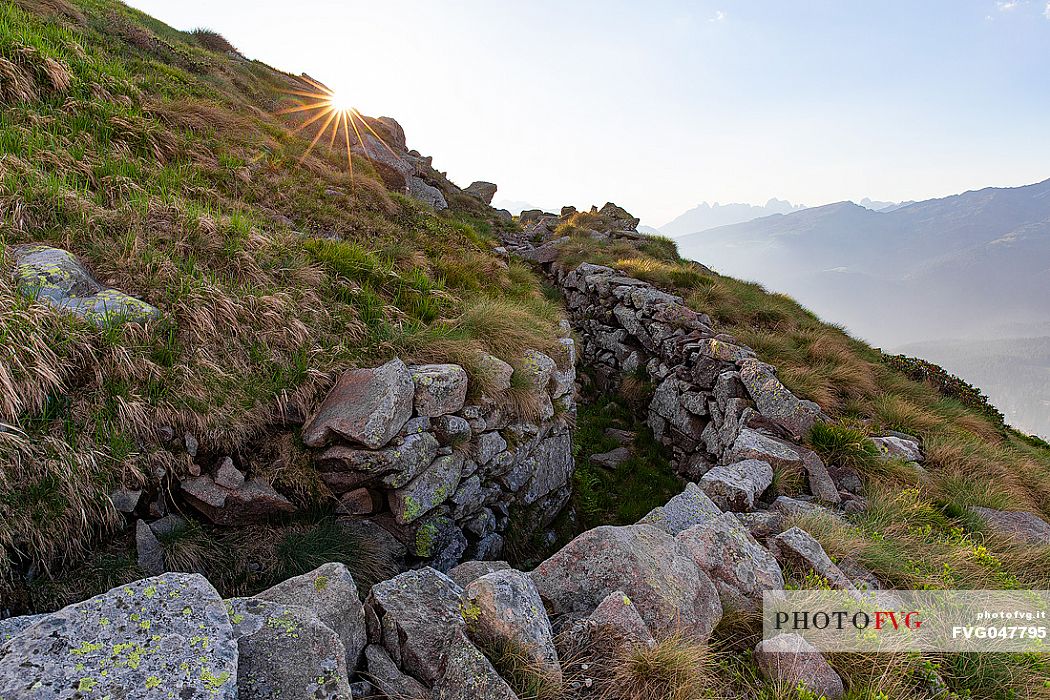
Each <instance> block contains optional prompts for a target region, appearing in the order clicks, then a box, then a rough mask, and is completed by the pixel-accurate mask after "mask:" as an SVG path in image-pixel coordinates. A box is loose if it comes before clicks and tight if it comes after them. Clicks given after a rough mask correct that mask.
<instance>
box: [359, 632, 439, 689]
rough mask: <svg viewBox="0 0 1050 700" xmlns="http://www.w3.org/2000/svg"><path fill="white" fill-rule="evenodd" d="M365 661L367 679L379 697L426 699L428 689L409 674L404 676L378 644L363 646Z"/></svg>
mask: <svg viewBox="0 0 1050 700" xmlns="http://www.w3.org/2000/svg"><path fill="white" fill-rule="evenodd" d="M365 662H366V663H367V667H368V672H367V674H366V675H367V676H368V680H369V681H370V682H371V683H372V685H373V686H375V688H376V689H377V690H378V691H379V694H380V696H381V697H387V698H396V699H397V700H428V699H429V698H430V691H428V690H427V689H426V687H425V686H424V685H423V684H422V683H420V682H419V681H417V680H416V679H415V678H412V677H411V676H406V675H405V674H404V673H402V672H401V669H399V668H398V667H397V664H395V663H394V660H393V659H391V658H390V654H388V653H387V652H386V649H384V648H383V647H381V646H379V645H378V644H369V645H368V646H367V647H365Z"/></svg>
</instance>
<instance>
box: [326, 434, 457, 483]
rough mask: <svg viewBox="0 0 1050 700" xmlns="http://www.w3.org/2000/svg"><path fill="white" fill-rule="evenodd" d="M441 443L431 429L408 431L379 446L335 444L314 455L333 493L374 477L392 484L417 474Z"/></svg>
mask: <svg viewBox="0 0 1050 700" xmlns="http://www.w3.org/2000/svg"><path fill="white" fill-rule="evenodd" d="M439 448H440V445H439V444H438V440H437V438H436V437H434V435H433V434H432V433H415V434H412V435H408V436H406V437H405V438H403V439H402V440H401V441H400V444H395V445H391V446H389V447H387V448H385V449H382V450H366V449H358V448H356V447H348V446H346V445H335V446H332V447H329V448H328V449H326V450H325V451H324V452H322V453H321V454H320V455H319V456H318V458H317V467H318V469H319V470H320V471H321V478H322V479H324V482H325V483H326V484H328V487H329V488H331V489H332V490H333V491H335V492H336V493H342V492H344V491H349V490H351V489H352V488H354V487H355V486H357V485H359V484H362V483H364V482H366V481H368V480H370V479H372V478H374V477H381V478H382V480H383V483H384V484H386V485H387V486H389V487H391V488H400V487H402V486H404V485H405V484H407V483H408V482H410V481H411V480H412V479H414V478H416V476H418V475H419V474H420V473H421V472H422V471H423V470H424V469H426V468H427V467H429V466H430V464H431V463H432V462H433V461H434V458H435V457H437V454H438V449H439Z"/></svg>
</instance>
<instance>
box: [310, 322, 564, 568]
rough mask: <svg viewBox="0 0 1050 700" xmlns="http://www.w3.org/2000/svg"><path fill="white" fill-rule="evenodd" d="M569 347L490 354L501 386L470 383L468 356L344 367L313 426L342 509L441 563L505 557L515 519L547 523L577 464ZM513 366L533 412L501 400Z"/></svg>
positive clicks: (493, 378)
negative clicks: (524, 413) (506, 356)
mask: <svg viewBox="0 0 1050 700" xmlns="http://www.w3.org/2000/svg"><path fill="white" fill-rule="evenodd" d="M559 349H560V355H561V356H560V357H558V359H557V361H556V360H555V359H554V358H552V357H550V356H548V355H545V354H543V353H541V352H538V351H535V350H530V351H527V352H526V354H525V358H524V362H522V363H521V364H519V367H518V369H517V370H515V369H514V368H512V367H511V365H509V364H507V363H506V362H504V361H503V360H500V359H499V358H496V357H494V356H492V355H486V356H485V360H484V363H483V366H484V367H486V368H487V370H491V371H487V372H486V374H487V375H488V381H487V382H486V385H487V387H488V391H489V393H490V394H491V395H483V394H477V392H471V391H470V381H469V379H468V377H467V373H466V372H465V371H464V370H463V368H461V367H459V366H458V365H450V364H445V365H415V366H409V365H406V364H404V363H403V362H402V361H401V360H392V361H391V362H388V363H387V364H385V365H383V366H381V367H379V368H375V369H359V370H352V371H350V372H347V373H346V374H344V375H343V376H342V377H341V378H340V379H339V381H338V382H337V384H336V386H335V388H333V390H332V392H331V393H330V394H329V396H328V397H327V398H326V399H325V401H324V402H323V403H322V405H321V406H320V407H319V409H318V410H317V413H316V414H315V415H314V416H313V418H312V419H311V420H310V421H309V422H308V423H307V424H306V426H305V427H304V429H303V440H304V442H305V443H306V444H307V445H308V446H310V447H313V448H316V449H317V450H318V451H317V453H316V455H315V464H316V466H317V468H318V469H319V470H320V472H321V477H322V478H323V480H324V482H325V483H326V484H327V485H328V487H329V488H330V489H331V490H332V492H333V493H335V494H336V495H337V496H339V498H340V511H341V512H342V513H343V514H345V515H348V516H351V517H356V518H367V519H370V520H372V521H373V522H375V523H377V524H379V525H380V526H382V527H383V528H384V529H386V530H387V531H389V532H390V533H392V534H393V535H394V536H395V537H396V538H397V539H398V540H400V541H401V542H402V543H403V544H405V546H406V547H407V549H408V551H409V553H410V554H411V555H413V556H414V557H416V558H417V559H419V560H422V561H426V562H427V563H429V564H430V565H432V566H434V567H435V568H437V569H439V570H447V569H448V568H450V567H451V566H454V565H455V564H456V563H458V562H459V561H460V560H462V559H464V558H467V559H493V558H497V557H499V555H500V554H501V553H502V550H503V546H504V534H505V533H506V531H507V529H508V527H509V526H510V524H511V522H512V520H513V521H515V522H517V523H525V524H526V526H527V527H529V528H530V529H539V528H544V527H546V526H547V525H549V524H550V523H551V522H552V521H553V520H554V518H555V517H556V516H557V515H558V513H559V512H560V511H561V510H562V509H563V508H564V507H565V505H566V503H567V502H568V500H569V496H570V488H571V487H570V484H571V480H572V473H573V469H574V461H573V456H572V436H571V433H570V426H571V425H572V422H573V419H574V417H575V413H576V404H575V398H574V385H575V380H576V372H575V366H574V363H575V359H576V358H575V346H574V343H573V340H572V339H571V338H562V339H560V343H559ZM555 354H559V353H555ZM515 371H518V372H524V373H526V374H527V375H528V378H529V383H530V384H531V387H532V391H533V392H534V396H535V399H536V403H537V404H538V406H539V415H538V416H537V417H536V418H535V419H533V420H523V419H521V418H519V417H516V416H515V415H514V414H513V413H512V412H511V411H510V410H509V409H508V407H507V406H506V404H505V403H504V402H501V401H500V400H499V399H500V397H502V396H503V395H504V394H505V393H506V392H507V391H509V390H510V388H511V375H512V374H513V373H514V372H515ZM475 394H477V398H476V399H473V400H469V401H468V399H467V397H468V396H471V395H475Z"/></svg>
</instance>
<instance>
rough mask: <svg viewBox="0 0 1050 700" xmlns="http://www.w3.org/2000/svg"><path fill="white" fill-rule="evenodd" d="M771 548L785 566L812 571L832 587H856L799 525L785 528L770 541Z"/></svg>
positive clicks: (842, 588)
mask: <svg viewBox="0 0 1050 700" xmlns="http://www.w3.org/2000/svg"><path fill="white" fill-rule="evenodd" d="M769 549H770V551H772V552H773V554H774V555H775V556H776V558H777V560H778V561H779V562H781V563H782V564H784V565H785V566H791V567H793V568H795V569H798V570H801V571H812V572H813V573H815V574H817V575H818V576H821V577H823V578H824V579H825V580H827V582H828V584H829V585H830V586H831V587H832V588H837V589H841V590H847V591H853V590H856V587H855V586H854V585H853V581H851V580H850V578H849V577H848V576H846V574H844V573H842V570H841V569H840V568H839V567H837V566H836V565H835V562H833V561H831V557H829V556H828V554H827V552H825V551H824V548H823V547H822V546H821V545H820V542H817V541H816V540H815V539H814V538H813V536H812V535H810V534H809V533H808V532H806V531H805V530H803V529H802V528H799V527H793V528H791V529H790V530H785V531H784V532H781V533H780V534H779V535H776V536H774V537H773V538H772V539H771V540H770V541H769Z"/></svg>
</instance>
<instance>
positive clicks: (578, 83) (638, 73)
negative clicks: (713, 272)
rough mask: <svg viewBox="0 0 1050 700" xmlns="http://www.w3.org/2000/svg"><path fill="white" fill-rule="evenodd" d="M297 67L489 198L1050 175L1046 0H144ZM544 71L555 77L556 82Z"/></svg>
mask: <svg viewBox="0 0 1050 700" xmlns="http://www.w3.org/2000/svg"><path fill="white" fill-rule="evenodd" d="M130 4H131V5H132V6H134V7H137V8H139V9H141V10H143V11H146V12H149V13H151V14H153V15H155V16H157V17H158V18H160V19H162V20H163V21H165V22H167V23H169V24H171V25H172V26H175V27H177V28H180V29H190V28H194V27H197V26H202V25H206V26H208V27H210V28H212V29H215V30H217V31H219V32H221V33H223V34H224V35H225V36H226V37H227V38H229V39H230V41H232V42H233V43H234V44H235V45H237V46H238V47H239V48H240V49H241V50H242V51H243V52H244V53H245V54H246V55H247V56H248V57H250V58H254V59H259V60H261V61H263V62H266V63H269V64H271V65H274V66H275V67H278V68H281V69H284V70H288V71H291V72H300V71H306V72H308V73H310V74H311V75H314V76H316V77H317V78H318V79H320V80H323V81H325V82H326V83H327V84H329V85H331V86H332V87H333V88H335V89H337V90H339V91H340V92H345V93H347V94H348V95H349V97H350V100H351V101H352V102H353V103H354V104H356V105H357V106H358V107H359V108H360V109H361V110H362V111H363V112H364V113H366V114H373V115H388V116H392V117H394V118H396V119H398V120H399V121H400V122H401V123H402V124H403V126H404V127H405V130H406V132H407V134H408V139H409V144H410V146H412V147H414V148H417V149H418V150H420V151H421V152H424V153H427V154H430V155H433V156H434V163H435V165H436V166H437V167H439V168H440V169H442V170H447V171H448V173H449V175H450V177H451V178H452V179H453V180H454V181H456V182H459V183H461V184H464V185H465V184H468V183H469V182H470V181H472V180H475V179H484V180H491V181H493V182H496V183H497V184H498V185H499V186H500V192H499V194H498V195H497V198H498V199H507V200H522V201H530V202H552V201H553V202H563V200H566V199H567V200H568V201H564V202H563V203H565V204H575V205H576V206H588V205H590V204H594V203H596V204H601V203H603V202H605V201H607V200H612V201H615V202H617V203H618V204H620V205H622V206H624V207H626V208H627V209H628V210H630V211H632V212H634V213H636V215H639V216H641V217H642V220H643V222H644V223H646V224H649V225H653V226H660V225H663V224H665V223H667V222H669V221H670V220H672V219H673V218H675V217H676V216H678V215H679V214H681V213H682V212H684V211H686V210H688V209H691V208H692V207H694V206H696V205H697V204H698V203H700V202H702V201H708V202H715V201H718V202H742V203H749V204H761V203H764V202H766V201H767V200H769V199H770V198H772V197H776V198H778V199H786V200H790V201H792V202H805V203H806V204H807V205H809V206H819V205H821V204H827V203H830V202H837V201H843V200H853V201H859V200H860V199H862V198H864V197H870V198H872V199H876V200H886V201H899V200H907V199H929V198H932V197H942V196H947V195H951V194H956V193H959V192H963V191H965V190H971V189H981V188H983V187H989V186H997V187H1007V186H1018V185H1024V184H1029V183H1031V182H1036V181H1039V180H1042V179H1045V178H1046V177H1047V173H1046V170H1045V164H1046V163H1048V162H1050V139H1046V138H1045V115H1046V114H1048V113H1050V90H1048V89H1047V88H1048V87H1050V85H1048V83H1050V79H1048V77H1047V73H1046V71H1045V58H1046V55H1047V52H1046V48H1047V46H1048V45H1050V7H1048V6H1047V2H1046V0H1039V1H1038V2H1036V1H1035V0H1030V1H1027V2H1026V1H1025V0H1015V1H1011V2H1001V1H1000V2H996V1H995V0H966V1H965V2H948V1H947V0H942V1H940V2H930V3H922V4H916V3H905V2H891V3H879V4H878V5H877V6H872V5H871V4H870V3H860V2H830V1H829V2H816V3H806V4H805V5H801V4H789V3H778V4H768V3H754V2H733V1H731V0H719V1H718V2H707V1H705V2H701V3H688V4H687V3H676V2H655V3H647V4H646V5H645V6H644V7H642V6H637V5H634V4H632V3H627V2H614V3H597V2H580V3H573V4H572V5H571V6H569V7H565V6H562V5H561V4H558V3H554V2H549V1H546V0H545V1H542V2H536V3H529V4H528V5H527V6H526V5H499V6H498V7H496V6H493V5H492V4H486V3H481V2H480V1H479V0H468V1H467V2H463V3H459V4H457V5H454V6H446V5H440V6H439V5H435V4H427V3H422V2H416V1H412V0H395V1H393V2H387V3H382V4H375V3H364V2H358V1H355V2H346V3H336V2H332V1H330V0H325V1H323V2H321V1H314V2H310V1H305V2H300V3H297V4H295V5H294V6H290V5H289V4H288V3H286V2H276V1H275V0H267V1H262V2H247V1H246V0H229V1H227V2H223V3H215V2H204V1H203V0H184V1H183V2H180V3H178V4H174V3H170V2H167V1H166V0H164V1H162V0H133V1H132V2H131V3H130ZM551 76H556V78H555V79H554V80H552V78H551Z"/></svg>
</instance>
